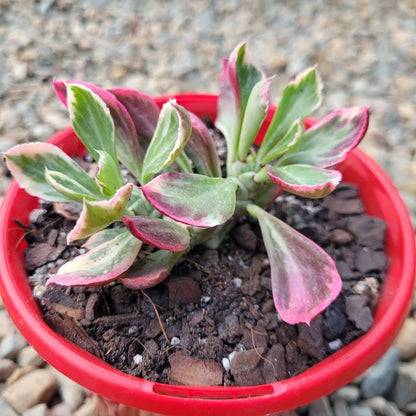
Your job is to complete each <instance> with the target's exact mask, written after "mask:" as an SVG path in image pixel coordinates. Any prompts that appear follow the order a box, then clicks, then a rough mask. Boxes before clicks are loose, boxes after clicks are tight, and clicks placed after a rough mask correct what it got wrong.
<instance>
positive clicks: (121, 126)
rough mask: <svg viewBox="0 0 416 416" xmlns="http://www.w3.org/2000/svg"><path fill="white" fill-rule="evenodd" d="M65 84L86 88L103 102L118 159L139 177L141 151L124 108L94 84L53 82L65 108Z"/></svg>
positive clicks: (111, 95)
mask: <svg viewBox="0 0 416 416" xmlns="http://www.w3.org/2000/svg"><path fill="white" fill-rule="evenodd" d="M67 83H68V84H77V85H82V86H84V87H87V88H88V89H90V90H91V91H92V92H93V93H95V94H97V95H98V96H99V97H100V98H101V99H102V100H103V101H104V103H105V104H106V106H107V107H108V109H109V111H110V114H111V117H112V119H113V122H114V127H115V135H116V147H117V154H118V157H119V158H120V160H121V161H122V162H123V163H124V165H125V166H126V167H127V168H128V169H129V170H130V171H131V172H132V173H133V174H134V175H135V176H136V177H139V175H140V172H141V170H140V169H141V165H142V157H141V155H142V149H141V148H140V143H139V140H138V139H137V133H136V129H135V126H134V123H133V120H132V118H131V117H130V114H129V113H128V111H127V110H126V108H125V107H124V106H123V105H122V104H121V103H120V102H119V101H118V100H117V99H116V97H115V96H114V95H113V94H111V93H110V92H108V91H106V90H105V89H103V88H100V87H97V86H96V85H94V84H91V83H88V82H83V81H57V80H54V81H53V87H54V89H55V92H56V94H57V96H58V98H59V99H60V100H61V101H62V103H63V104H64V105H65V106H67V91H66V84H67ZM100 150H103V149H100Z"/></svg>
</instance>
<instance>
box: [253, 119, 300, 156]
mask: <svg viewBox="0 0 416 416" xmlns="http://www.w3.org/2000/svg"><path fill="white" fill-rule="evenodd" d="M304 130H305V128H304V126H303V123H302V122H301V120H300V119H297V120H295V121H294V122H293V124H292V125H291V126H290V127H289V130H288V131H287V132H286V134H285V135H284V136H283V137H282V138H281V139H280V140H278V141H277V142H276V143H274V144H273V145H271V146H270V148H269V150H268V151H267V153H265V154H264V156H263V157H262V158H261V163H262V164H266V163H270V162H272V161H273V160H275V159H277V158H278V157H279V156H281V155H283V154H285V153H286V152H287V151H288V150H289V149H290V148H292V147H293V146H294V145H295V144H296V143H297V142H298V141H299V140H301V138H302V134H303V132H304Z"/></svg>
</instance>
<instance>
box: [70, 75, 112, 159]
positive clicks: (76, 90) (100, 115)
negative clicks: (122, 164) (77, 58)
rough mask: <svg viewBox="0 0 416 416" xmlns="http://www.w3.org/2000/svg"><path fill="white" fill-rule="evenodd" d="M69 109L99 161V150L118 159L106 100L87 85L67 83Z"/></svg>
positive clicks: (77, 132) (81, 137) (86, 142)
mask: <svg viewBox="0 0 416 416" xmlns="http://www.w3.org/2000/svg"><path fill="white" fill-rule="evenodd" d="M67 97H68V99H67V102H68V110H69V114H70V116H71V122H72V127H73V128H74V131H75V133H76V134H77V136H78V137H79V138H80V140H81V141H82V143H83V144H84V146H85V147H86V148H87V149H88V151H89V152H90V154H91V156H92V157H93V158H94V159H95V160H96V161H98V159H99V154H98V151H99V150H102V151H104V152H106V153H108V154H109V155H110V156H111V157H112V158H113V159H116V145H115V135H114V123H113V120H112V118H111V115H110V110H109V109H108V108H107V106H106V104H105V103H104V101H103V100H102V99H101V98H100V97H99V96H98V95H97V94H95V93H94V92H92V91H91V90H90V89H88V88H87V87H85V86H83V85H80V84H69V83H68V84H67Z"/></svg>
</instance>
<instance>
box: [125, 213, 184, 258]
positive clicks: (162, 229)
mask: <svg viewBox="0 0 416 416" xmlns="http://www.w3.org/2000/svg"><path fill="white" fill-rule="evenodd" d="M121 220H122V221H123V222H124V224H125V225H126V227H127V229H128V230H129V231H130V232H131V233H132V234H133V235H134V236H135V237H136V238H138V239H139V240H141V241H143V242H144V243H146V244H150V245H151V246H155V247H157V248H161V249H163V250H169V251H183V250H185V249H187V248H188V247H189V243H190V239H191V238H190V235H189V232H188V230H187V229H186V228H184V227H183V226H182V225H179V224H177V223H174V222H172V221H168V220H163V219H161V218H154V217H138V216H129V215H124V216H123V217H122V218H121Z"/></svg>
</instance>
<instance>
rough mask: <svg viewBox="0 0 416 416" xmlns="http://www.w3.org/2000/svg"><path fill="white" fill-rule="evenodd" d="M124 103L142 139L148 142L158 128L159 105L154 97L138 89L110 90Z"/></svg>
mask: <svg viewBox="0 0 416 416" xmlns="http://www.w3.org/2000/svg"><path fill="white" fill-rule="evenodd" d="M108 91H109V92H111V94H113V95H114V96H115V97H116V98H117V100H118V101H120V102H121V104H123V106H124V107H125V108H126V110H127V112H128V113H129V114H130V117H131V119H132V120H133V123H134V126H135V127H136V132H137V135H138V137H139V138H140V141H142V142H143V143H145V144H148V143H149V142H150V140H151V138H152V137H153V134H154V132H155V130H156V126H157V120H158V119H159V112H160V110H159V107H158V106H157V104H156V103H155V100H153V98H152V97H149V96H148V95H147V94H144V93H142V92H139V91H136V90H130V89H125V88H112V89H109V90H108Z"/></svg>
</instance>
